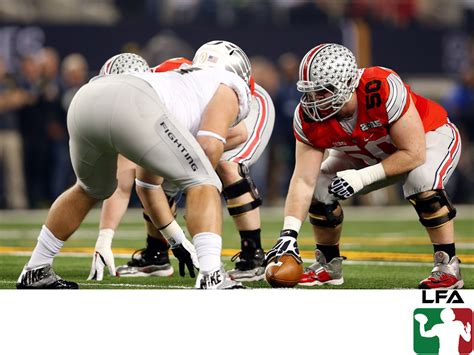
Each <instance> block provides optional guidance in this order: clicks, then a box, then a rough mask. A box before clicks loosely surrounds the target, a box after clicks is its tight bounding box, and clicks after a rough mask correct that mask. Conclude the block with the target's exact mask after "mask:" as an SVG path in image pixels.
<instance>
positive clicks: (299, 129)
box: [293, 105, 312, 146]
mask: <svg viewBox="0 0 474 355" xmlns="http://www.w3.org/2000/svg"><path fill="white" fill-rule="evenodd" d="M302 119H303V114H302V112H301V107H300V105H298V106H296V109H295V114H294V115H293V134H294V135H295V138H296V139H297V140H299V141H300V142H303V143H305V144H308V145H311V146H312V144H311V142H310V141H309V139H308V138H307V137H306V135H305V133H304V131H303V124H302V123H301V120H302Z"/></svg>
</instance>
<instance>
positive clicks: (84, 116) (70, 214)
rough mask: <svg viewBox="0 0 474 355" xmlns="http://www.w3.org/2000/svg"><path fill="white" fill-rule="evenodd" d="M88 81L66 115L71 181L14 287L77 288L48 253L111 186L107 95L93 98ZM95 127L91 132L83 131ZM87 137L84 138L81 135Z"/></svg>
mask: <svg viewBox="0 0 474 355" xmlns="http://www.w3.org/2000/svg"><path fill="white" fill-rule="evenodd" d="M96 89H97V88H96V87H94V86H90V85H89V86H85V87H83V88H82V89H81V92H80V93H79V94H77V95H76V97H75V98H74V99H73V102H72V104H71V110H70V111H69V114H68V126H69V127H68V128H69V133H70V147H71V161H72V164H73V167H74V172H75V173H76V176H77V178H78V181H77V183H76V184H75V185H74V186H73V187H72V188H70V189H69V190H67V191H66V192H64V193H63V194H61V195H60V196H59V197H58V198H57V199H56V201H55V202H54V203H53V205H52V206H51V208H50V210H49V212H48V216H47V218H46V222H45V224H44V226H43V228H42V229H41V232H40V234H39V236H38V243H37V245H36V247H35V249H34V251H33V253H32V255H31V258H30V260H29V261H28V263H27V265H26V266H25V268H24V269H23V271H22V273H21V275H20V277H19V279H18V283H17V288H77V287H78V285H77V284H76V283H75V282H69V281H64V280H62V279H61V278H59V277H58V276H57V275H56V274H55V273H54V271H53V269H52V267H51V265H52V262H53V258H54V257H55V256H56V255H57V254H58V253H59V251H60V249H61V247H62V246H63V243H64V241H65V240H67V239H68V238H69V237H70V236H71V235H72V233H74V231H75V230H77V228H78V227H79V225H80V224H81V222H82V220H83V219H84V218H85V216H86V215H87V213H88V212H89V210H90V209H91V208H92V207H93V206H94V204H95V203H96V202H97V201H99V200H101V199H104V198H107V197H109V196H110V195H111V194H112V193H113V191H114V190H115V187H116V183H117V181H116V168H117V153H115V152H114V151H113V149H112V147H107V144H106V143H105V142H104V137H105V136H107V132H108V130H107V129H106V128H105V126H107V124H106V123H105V117H106V116H107V114H108V112H109V109H110V107H108V106H107V105H106V103H107V102H108V101H109V100H107V98H104V100H101V101H100V105H97V106H96V105H94V103H95V102H97V100H96V97H97V95H98V94H101V93H103V92H102V91H101V90H99V91H97V90H96ZM91 132H95V135H94V134H89V133H91ZM86 137H87V138H86Z"/></svg>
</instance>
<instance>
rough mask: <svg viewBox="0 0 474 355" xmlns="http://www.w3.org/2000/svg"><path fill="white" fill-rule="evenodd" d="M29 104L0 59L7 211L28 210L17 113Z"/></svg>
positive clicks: (0, 138) (0, 147)
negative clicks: (13, 209) (9, 209)
mask: <svg viewBox="0 0 474 355" xmlns="http://www.w3.org/2000/svg"><path fill="white" fill-rule="evenodd" d="M27 102H28V95H27V94H26V93H25V92H24V91H23V90H20V89H19V88H18V87H17V85H16V83H15V81H14V80H13V79H12V78H11V77H9V76H8V75H7V72H6V67H5V62H4V61H3V59H2V58H0V171H1V172H3V179H2V180H3V181H4V186H3V189H0V192H2V193H0V196H2V195H4V196H5V206H6V207H7V208H15V209H16V208H27V207H28V204H27V200H26V191H25V177H24V173H23V142H22V138H21V135H20V132H19V117H18V112H17V110H18V109H19V108H21V107H22V106H24V105H25V104H26V103H27Z"/></svg>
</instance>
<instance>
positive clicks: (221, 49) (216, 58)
mask: <svg viewBox="0 0 474 355" xmlns="http://www.w3.org/2000/svg"><path fill="white" fill-rule="evenodd" d="M193 66H194V67H201V68H206V67H207V68H209V67H220V68H223V69H225V70H227V71H230V72H232V73H235V74H237V75H238V76H239V77H241V78H242V79H243V80H244V81H245V83H246V84H247V85H248V86H249V87H250V71H251V68H250V60H249V59H248V57H247V55H246V54H245V52H244V51H243V50H242V49H241V48H240V47H239V46H237V45H235V44H233V43H231V42H228V41H210V42H207V43H205V44H203V45H202V46H201V47H200V48H199V49H198V50H197V51H196V54H195V55H194V58H193Z"/></svg>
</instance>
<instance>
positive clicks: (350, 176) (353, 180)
mask: <svg viewBox="0 0 474 355" xmlns="http://www.w3.org/2000/svg"><path fill="white" fill-rule="evenodd" d="M363 188H364V184H363V182H362V179H361V177H360V175H359V170H354V169H350V170H344V171H340V172H338V173H337V174H336V176H335V177H333V178H332V180H331V183H330V184H329V187H328V191H329V193H330V194H333V195H334V196H336V197H337V198H339V199H341V200H345V199H346V198H349V197H351V196H352V195H354V194H356V193H358V192H359V191H360V190H362V189H363Z"/></svg>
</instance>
